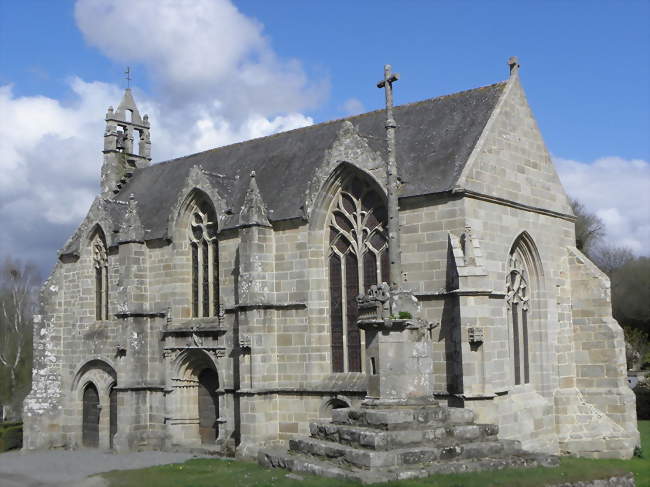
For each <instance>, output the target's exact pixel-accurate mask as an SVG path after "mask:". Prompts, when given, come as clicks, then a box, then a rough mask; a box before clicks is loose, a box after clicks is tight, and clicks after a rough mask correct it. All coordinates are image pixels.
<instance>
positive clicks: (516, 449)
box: [258, 404, 559, 483]
mask: <svg viewBox="0 0 650 487" xmlns="http://www.w3.org/2000/svg"><path fill="white" fill-rule="evenodd" d="M309 427H310V432H311V437H309V438H296V439H292V440H289V451H286V450H283V451H280V450H261V451H260V452H259V454H258V462H259V463H260V464H261V465H265V466H269V467H281V468H287V469H289V470H292V471H296V472H307V473H312V474H315V475H323V476H327V477H340V478H350V479H355V480H360V481H362V482H363V483H374V482H386V481H388V480H400V479H408V478H418V477H426V476H428V475H433V474H436V473H459V472H474V471H481V470H495V469H501V468H510V467H513V468H522V467H538V466H556V465H557V464H558V463H559V460H558V458H557V457H553V456H548V455H537V454H531V453H526V452H524V451H523V450H522V449H521V444H520V443H519V442H518V441H515V440H499V439H498V438H497V433H498V431H499V430H498V427H497V426H496V425H492V424H475V423H474V413H473V412H472V411H471V410H469V409H463V408H449V407H446V406H439V405H437V404H429V405H426V406H422V405H411V406H404V405H399V406H396V407H391V408H385V409H382V408H376V407H362V408H360V409H351V408H346V409H335V410H334V411H333V412H332V421H331V422H325V421H313V422H311V423H310V425H309Z"/></svg>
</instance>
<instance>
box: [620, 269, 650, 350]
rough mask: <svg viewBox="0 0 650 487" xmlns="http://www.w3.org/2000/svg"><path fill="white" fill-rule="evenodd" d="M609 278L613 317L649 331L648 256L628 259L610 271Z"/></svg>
mask: <svg viewBox="0 0 650 487" xmlns="http://www.w3.org/2000/svg"><path fill="white" fill-rule="evenodd" d="M611 280H612V308H613V311H614V317H615V318H616V319H617V320H618V321H619V323H621V324H622V325H625V326H630V327H633V328H637V329H640V330H643V331H645V332H646V333H650V258H648V257H638V258H636V259H633V260H631V261H629V262H628V263H626V264H625V265H624V266H622V267H620V268H619V269H617V270H615V271H614V272H613V273H612V276H611ZM646 341H647V336H646Z"/></svg>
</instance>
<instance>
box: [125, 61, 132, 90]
mask: <svg viewBox="0 0 650 487" xmlns="http://www.w3.org/2000/svg"><path fill="white" fill-rule="evenodd" d="M124 78H125V79H126V87H127V88H131V66H127V67H126V71H124Z"/></svg>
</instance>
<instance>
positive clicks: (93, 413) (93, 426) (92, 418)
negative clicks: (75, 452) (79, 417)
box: [81, 382, 100, 448]
mask: <svg viewBox="0 0 650 487" xmlns="http://www.w3.org/2000/svg"><path fill="white" fill-rule="evenodd" d="M99 412H100V408H99V393H98V392H97V387H95V384H93V383H92V382H89V383H88V385H87V386H86V388H85V389H84V395H83V421H82V433H81V438H82V443H83V446H85V447H88V448H97V447H99Z"/></svg>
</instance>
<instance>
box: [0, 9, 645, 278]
mask: <svg viewBox="0 0 650 487" xmlns="http://www.w3.org/2000/svg"><path fill="white" fill-rule="evenodd" d="M649 25H650V2H648V1H627V2H593V1H572V2H560V1H545V2H521V1H519V2H514V1H513V2H509V1H489V2H488V1H485V2H451V1H448V2H433V1H403V2H396V1H377V0H375V1H373V2H371V1H357V2H344V1H329V2H315V1H313V2H305V1H289V0H283V1H279V2H269V1H260V0H256V1H253V0H247V1H235V2H234V4H232V3H230V2H228V1H226V0H214V1H213V0H192V1H182V0H175V1H171V2H167V1H164V0H158V1H153V0H138V1H137V2H128V1H126V0H114V1H102V0H78V1H76V2H75V1H71V0H63V1H57V2H52V1H45V0H43V1H38V0H29V1H9V0H0V108H1V109H2V111H3V113H4V115H3V117H4V120H3V124H5V126H4V128H1V127H0V154H3V156H0V157H2V159H3V160H0V170H2V172H1V173H0V174H1V175H0V224H2V225H3V228H5V229H7V230H8V231H6V232H5V235H4V236H0V254H3V253H11V254H13V255H15V256H18V257H21V258H28V259H33V260H36V261H38V263H39V265H42V266H44V267H45V266H46V265H47V264H48V263H51V262H52V260H53V256H54V253H55V251H56V249H57V248H59V247H61V246H62V244H63V243H64V241H65V238H66V237H67V235H68V234H69V233H70V232H71V231H72V230H73V229H74V227H75V226H76V225H77V224H78V223H79V221H80V219H81V218H82V217H83V214H84V213H85V211H86V210H87V208H88V206H89V204H90V202H91V201H92V198H93V197H94V195H95V194H96V192H97V188H98V181H99V167H100V165H101V154H100V150H101V142H102V140H101V139H102V137H101V136H102V130H103V116H104V113H105V109H106V107H107V106H108V105H109V104H113V105H116V104H117V103H118V102H119V96H120V90H121V89H122V88H123V87H124V80H123V79H122V71H123V70H124V67H125V66H126V65H127V64H129V65H131V66H132V69H133V72H134V86H135V94H136V100H137V101H138V103H139V104H140V105H141V108H142V109H143V111H149V112H150V116H151V117H152V123H153V127H152V143H153V146H152V150H153V153H154V160H161V159H166V158H169V157H173V156H176V155H182V154H184V153H188V152H193V151H196V150H202V149H205V148H208V147H213V146H216V145H222V144H225V143H230V142H234V141H237V140H242V139H246V138H250V137H255V136H260V135H266V134H267V133H271V132H273V131H278V130H286V129H290V128H294V127H297V126H301V125H305V124H309V123H318V122H321V121H324V120H329V119H332V118H339V117H342V116H345V115H347V114H353V113H358V112H361V111H366V110H372V109H376V108H380V107H381V106H382V103H383V95H382V93H381V91H380V90H378V89H377V88H376V87H375V83H376V82H377V80H378V79H379V78H380V77H381V74H382V67H383V64H384V63H386V62H389V63H392V64H393V66H394V68H395V70H396V71H398V72H399V73H400V74H401V79H400V81H399V83H398V84H397V85H396V94H395V97H396V102H397V103H406V102H411V101H416V100H421V99H425V98H430V97H434V96H439V95H443V94H447V93H452V92H455V91H461V90H464V89H469V88H473V87H476V86H481V85H486V84H490V83H494V82H497V81H500V80H503V79H505V78H506V77H507V66H506V60H507V58H508V57H509V56H510V55H517V56H518V57H519V59H520V63H521V66H522V67H521V76H522V81H523V83H524V87H525V89H526V92H527V95H528V99H529V102H530V104H531V106H532V108H533V111H534V113H535V115H536V117H537V120H538V122H539V125H540V128H541V130H542V133H543V135H544V138H545V141H546V143H547V145H548V147H549V150H550V151H551V153H552V155H553V156H554V158H555V161H556V164H557V167H558V170H559V172H560V175H561V177H562V179H563V182H564V183H565V186H566V187H567V190H568V191H569V193H570V194H571V195H572V196H574V197H577V198H579V199H581V200H583V201H584V202H585V204H586V205H587V206H588V208H590V209H591V210H592V211H595V212H597V213H598V215H599V216H601V218H603V220H604V221H605V223H606V224H607V229H608V232H609V234H608V238H609V239H610V240H611V241H612V242H614V243H615V244H617V245H625V246H628V247H630V248H632V249H633V250H634V251H635V252H637V253H643V254H648V253H649V252H650V249H649V247H648V244H647V242H648V240H649V239H650V223H649V222H648V220H649V217H648V212H649V211H650V200H649V199H648V196H647V195H646V196H644V195H643V193H650V166H649V163H648V161H650V140H649V136H648V134H649V133H650V126H649V125H650V101H649V97H650V89H649V86H650V83H649V81H650V74H649V71H650V29H649V27H648V26H649ZM7 114H11V116H12V117H13V118H14V120H16V122H15V123H13V124H12V118H7ZM6 124H12V126H10V127H7V126H6ZM172 139H173V140H172ZM3 180H4V181H3ZM2 193H4V196H3V194H2ZM634 193H636V194H634ZM623 195H625V196H624V197H623ZM622 200H625V201H622ZM35 232H36V233H38V236H36V235H35Z"/></svg>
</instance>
